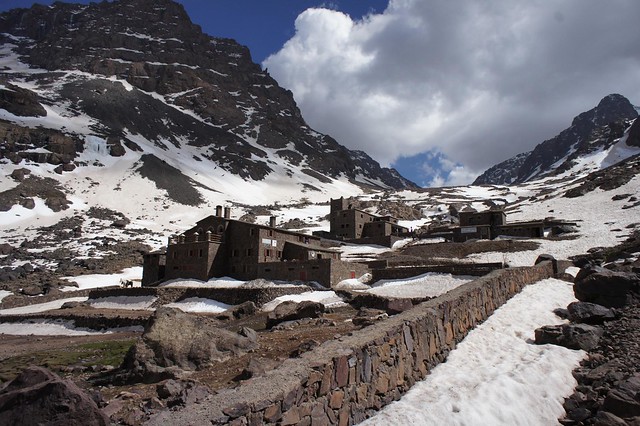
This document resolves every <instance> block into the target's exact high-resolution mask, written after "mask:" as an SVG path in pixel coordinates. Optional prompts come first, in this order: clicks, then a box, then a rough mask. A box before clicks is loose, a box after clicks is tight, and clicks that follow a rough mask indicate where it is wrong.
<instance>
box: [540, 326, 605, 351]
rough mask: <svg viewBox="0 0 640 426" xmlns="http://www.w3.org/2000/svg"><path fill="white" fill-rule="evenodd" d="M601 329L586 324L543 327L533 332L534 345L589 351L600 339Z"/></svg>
mask: <svg viewBox="0 0 640 426" xmlns="http://www.w3.org/2000/svg"><path fill="white" fill-rule="evenodd" d="M602 333H603V331H602V329H601V328H599V327H594V326H591V325H588V324H562V325H545V326H543V327H540V328H538V329H537V330H536V331H535V336H536V337H535V338H536V344H538V345H544V344H547V343H550V344H552V345H558V346H563V347H565V348H569V349H582V350H585V351H589V350H591V349H593V348H595V347H596V346H597V345H598V342H599V341H600V337H602Z"/></svg>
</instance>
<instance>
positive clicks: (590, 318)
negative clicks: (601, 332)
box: [567, 302, 616, 325]
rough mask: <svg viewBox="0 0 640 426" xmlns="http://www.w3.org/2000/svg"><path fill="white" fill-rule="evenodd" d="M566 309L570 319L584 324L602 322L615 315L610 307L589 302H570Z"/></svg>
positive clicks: (611, 318)
mask: <svg viewBox="0 0 640 426" xmlns="http://www.w3.org/2000/svg"><path fill="white" fill-rule="evenodd" d="M567 310H568V311H569V318H570V319H571V321H573V322H579V323H584V324H592V325H596V324H602V323H604V322H605V321H610V320H613V319H615V317H616V315H615V313H614V312H613V310H612V309H609V308H605V307H604V306H602V305H597V304H595V303H589V302H573V303H570V304H569V306H567Z"/></svg>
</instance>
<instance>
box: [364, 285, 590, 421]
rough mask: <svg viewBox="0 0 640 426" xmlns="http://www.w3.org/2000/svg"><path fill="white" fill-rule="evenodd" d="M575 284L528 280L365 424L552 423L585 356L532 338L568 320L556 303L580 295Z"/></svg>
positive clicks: (562, 304) (560, 303) (558, 303)
mask: <svg viewBox="0 0 640 426" xmlns="http://www.w3.org/2000/svg"><path fill="white" fill-rule="evenodd" d="M574 300H575V298H574V296H573V290H572V286H571V285H570V284H568V283H566V282H564V281H560V280H556V279H547V280H543V281H540V282H538V283H536V284H532V285H529V286H527V287H525V288H524V289H523V291H522V292H521V293H519V294H518V295H516V296H514V297H513V298H512V299H511V300H509V301H508V302H507V303H506V304H505V305H503V306H502V307H500V308H499V309H498V310H496V312H494V314H493V315H492V316H491V317H489V318H488V319H487V320H486V321H485V322H484V323H482V324H481V325H479V326H478V327H476V328H475V329H474V330H472V331H471V332H470V333H469V334H468V335H467V337H466V338H465V339H464V340H463V341H462V342H460V344H458V346H457V347H456V349H455V350H453V351H451V352H450V353H449V356H448V358H447V360H446V362H444V363H442V364H440V365H438V366H437V367H436V368H434V369H433V371H432V372H431V374H430V375H429V376H427V377H426V378H425V379H424V380H423V381H421V382H419V383H417V384H416V385H415V386H414V387H413V388H412V389H411V390H410V391H409V392H408V393H407V394H406V395H405V396H403V397H402V399H400V400H399V401H396V402H393V403H392V404H390V405H388V406H387V407H385V408H383V409H382V411H380V412H379V413H378V414H377V415H376V416H374V417H372V418H371V419H369V420H367V421H365V422H364V423H362V424H363V425H367V426H371V425H381V426H382V425H390V424H395V425H400V424H404V425H409V424H414V425H465V426H473V425H478V426H485V425H550V424H557V419H558V417H561V416H562V415H563V414H564V409H563V408H562V402H563V400H564V398H565V397H566V396H568V395H570V394H571V393H572V392H573V388H574V387H575V385H576V382H575V379H574V378H573V376H572V374H571V372H572V371H573V369H574V368H576V367H577V366H578V364H579V362H580V360H581V359H582V358H583V357H584V356H585V352H584V351H574V350H570V349H566V348H562V347H560V346H554V345H535V344H533V343H532V339H533V338H534V330H535V329H536V328H538V327H541V326H543V325H548V324H560V323H562V322H563V320H561V319H560V318H558V317H557V316H556V315H555V314H553V312H552V311H553V309H555V308H560V307H563V308H564V307H566V305H567V304H569V303H571V302H572V301H574Z"/></svg>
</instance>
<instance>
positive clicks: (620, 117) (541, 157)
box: [474, 94, 640, 185]
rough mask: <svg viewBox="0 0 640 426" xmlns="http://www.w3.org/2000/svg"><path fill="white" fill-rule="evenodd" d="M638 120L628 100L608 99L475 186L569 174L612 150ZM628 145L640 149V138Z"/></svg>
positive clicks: (496, 168)
mask: <svg viewBox="0 0 640 426" xmlns="http://www.w3.org/2000/svg"><path fill="white" fill-rule="evenodd" d="M637 117H638V112H637V110H636V108H635V107H634V106H633V105H632V104H631V103H630V102H629V100H628V99H627V98H625V97H624V96H622V95H618V94H611V95H608V96H605V97H604V98H603V99H602V100H601V101H600V102H599V103H598V105H597V106H596V107H595V108H593V109H591V110H589V111H586V112H583V113H582V114H580V115H578V116H577V117H575V118H574V119H573V121H572V123H571V126H570V127H568V128H567V129H565V130H563V131H562V132H560V134H559V135H558V136H555V137H554V138H551V139H549V140H546V141H544V142H542V143H541V144H539V145H538V146H536V147H535V148H534V149H533V150H532V151H529V152H525V153H523V154H519V155H516V156H515V157H513V158H510V159H508V160H506V161H503V162H502V163H499V164H496V165H495V166H493V167H491V168H489V169H488V170H486V171H485V172H484V173H483V174H482V175H480V176H479V177H478V178H477V179H476V181H475V182H474V185H482V184H495V185H509V184H517V183H524V182H529V181H532V180H535V179H539V178H541V177H544V176H551V175H554V174H557V173H561V172H563V171H566V170H569V169H571V168H572V167H573V166H574V165H575V164H576V162H577V161H579V160H580V159H581V158H585V157H587V156H589V155H591V154H593V153H594V152H596V151H603V150H607V149H609V148H611V146H612V145H613V144H614V143H615V142H616V141H617V140H619V139H620V138H621V137H622V136H623V135H624V133H625V130H627V129H629V126H630V124H631V121H632V120H634V119H636V118H637ZM639 125H640V122H637V121H636V122H635V123H634V127H635V128H636V130H634V131H631V133H632V134H633V135H635V134H637V132H638V130H637V127H638V126H639ZM626 143H627V145H628V146H636V147H637V146H640V141H639V140H637V139H636V136H633V137H630V138H628V139H627V141H626Z"/></svg>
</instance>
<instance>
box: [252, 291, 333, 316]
mask: <svg viewBox="0 0 640 426" xmlns="http://www.w3.org/2000/svg"><path fill="white" fill-rule="evenodd" d="M287 301H292V302H296V303H300V302H303V301H311V302H318V303H322V304H323V305H325V307H327V308H334V307H338V306H345V305H346V304H345V303H344V302H343V301H342V299H341V298H340V296H338V295H337V294H336V293H335V291H308V292H306V293H302V294H288V295H285V296H280V297H276V298H275V299H273V300H272V301H271V302H268V303H265V304H264V305H263V306H262V311H264V312H271V311H273V310H274V309H275V308H276V307H277V306H278V305H279V304H281V303H282V302H287Z"/></svg>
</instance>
